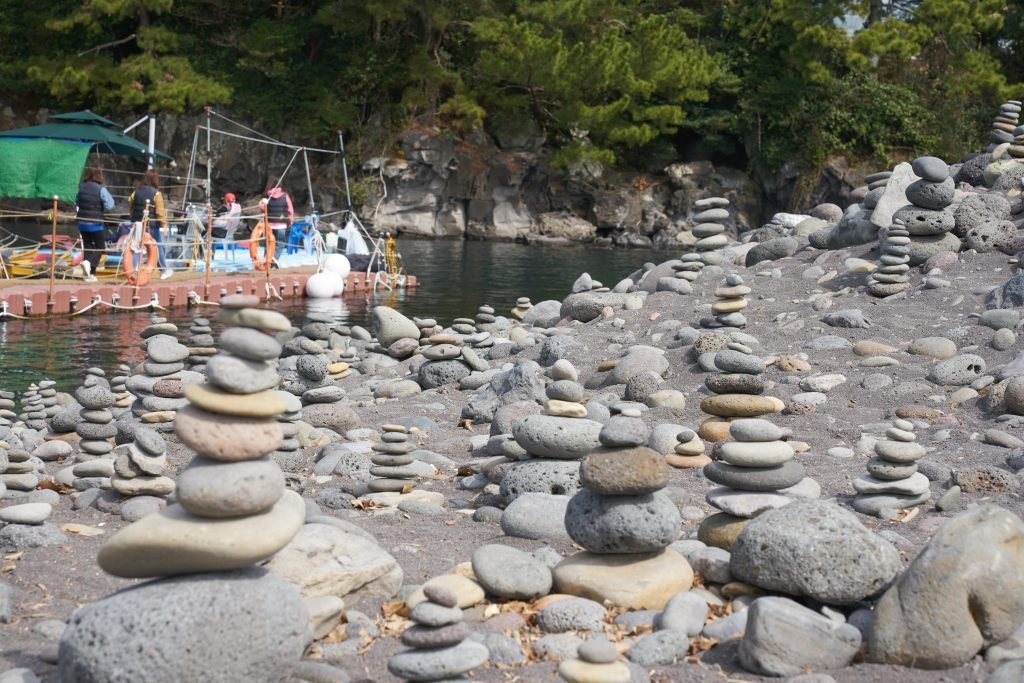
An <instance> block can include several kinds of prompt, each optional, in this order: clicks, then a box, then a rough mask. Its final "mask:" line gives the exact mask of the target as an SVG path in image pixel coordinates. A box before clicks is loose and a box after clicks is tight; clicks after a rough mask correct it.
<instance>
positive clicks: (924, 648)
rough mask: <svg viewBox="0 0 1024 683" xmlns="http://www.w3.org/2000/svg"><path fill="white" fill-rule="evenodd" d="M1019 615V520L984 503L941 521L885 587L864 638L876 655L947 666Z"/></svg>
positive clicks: (1008, 628)
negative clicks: (895, 578)
mask: <svg viewBox="0 0 1024 683" xmlns="http://www.w3.org/2000/svg"><path fill="white" fill-rule="evenodd" d="M1021 622H1024V522H1022V521H1021V519H1020V518H1019V517H1018V516H1017V515H1015V514H1013V513H1012V512H1009V511H1007V510H1004V509H1002V508H999V507H996V506H994V505H984V506H980V507H976V508H973V509H971V510H968V511H966V512H964V513H961V514H959V515H957V516H956V517H954V518H953V519H951V520H949V521H948V522H946V523H945V524H944V525H942V527H941V528H940V529H939V530H938V532H936V534H935V536H933V537H932V540H931V541H929V542H928V545H926V546H925V547H924V549H923V550H922V551H921V553H920V554H919V555H918V556H917V557H916V558H915V559H914V561H913V562H912V563H911V565H910V567H909V568H908V569H907V571H906V572H904V573H903V575H902V576H900V578H899V580H898V581H896V583H894V584H893V585H892V587H891V588H889V590H888V591H886V593H885V595H883V596H882V599H881V600H880V601H879V602H878V605H877V606H876V608H875V619H874V627H873V628H872V630H871V637H870V640H869V656H870V658H871V659H872V660H873V661H876V662H883V663H886V664H899V665H903V666H913V667H917V668H922V669H949V668H952V667H956V666H960V665H961V664H964V663H965V662H967V661H968V660H970V659H971V658H972V657H974V656H975V655H976V654H977V653H978V652H979V651H980V650H982V649H983V648H986V647H988V646H990V645H993V644H995V643H998V642H1000V641H1002V640H1005V639H1006V638H1008V637H1009V636H1010V635H1011V634H1012V633H1013V632H1014V631H1015V630H1016V629H1017V627H1018V626H1019V625H1020V624H1021Z"/></svg>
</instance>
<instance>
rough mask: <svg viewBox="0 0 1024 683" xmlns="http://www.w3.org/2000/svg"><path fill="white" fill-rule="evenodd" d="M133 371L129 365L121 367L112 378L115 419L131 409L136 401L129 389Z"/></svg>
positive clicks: (111, 387) (111, 388) (111, 386)
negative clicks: (129, 378) (128, 384)
mask: <svg viewBox="0 0 1024 683" xmlns="http://www.w3.org/2000/svg"><path fill="white" fill-rule="evenodd" d="M131 371H132V369H131V368H130V367H128V366H127V365H119V366H118V367H117V372H115V373H114V376H113V377H111V378H110V390H111V391H112V392H114V405H113V412H114V416H115V417H116V416H118V415H120V414H121V413H123V412H124V411H125V410H128V409H130V408H131V406H132V402H133V401H134V400H135V397H134V396H132V394H131V392H130V391H128V387H127V383H128V376H129V375H130V374H131Z"/></svg>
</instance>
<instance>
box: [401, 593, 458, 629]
mask: <svg viewBox="0 0 1024 683" xmlns="http://www.w3.org/2000/svg"><path fill="white" fill-rule="evenodd" d="M424 594H425V591H424ZM409 618H410V619H412V620H413V621H415V622H416V623H417V624H419V625H421V626H434V627H437V626H447V625H448V624H457V623H459V622H461V621H462V610H461V609H459V608H458V607H456V606H455V605H451V606H446V605H441V604H438V603H435V602H433V601H431V600H430V599H429V598H428V599H427V600H425V601H423V602H421V603H419V604H418V605H416V606H415V607H413V608H412V611H411V612H410V614H409Z"/></svg>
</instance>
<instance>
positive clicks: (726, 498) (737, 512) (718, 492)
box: [705, 486, 796, 518]
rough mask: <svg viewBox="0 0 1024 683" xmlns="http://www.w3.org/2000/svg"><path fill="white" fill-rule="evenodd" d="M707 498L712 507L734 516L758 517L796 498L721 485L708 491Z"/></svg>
mask: <svg viewBox="0 0 1024 683" xmlns="http://www.w3.org/2000/svg"><path fill="white" fill-rule="evenodd" d="M705 500H707V501H708V504H709V505H711V506H712V507H715V508H717V509H719V510H721V511H722V512H725V513H727V514H730V515H732V516H734V517H747V518H749V517H757V516H758V515H759V514H761V513H762V512H765V511H767V510H775V509H776V508H780V507H783V506H784V505H789V504H790V503H792V502H793V501H794V500H796V499H795V498H792V497H790V496H784V495H781V494H778V493H752V492H750V491H738V490H736V489H732V488H729V487H728V486H719V487H717V488H713V489H711V490H710V491H708V493H707V495H706V496H705Z"/></svg>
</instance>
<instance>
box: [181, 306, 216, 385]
mask: <svg viewBox="0 0 1024 683" xmlns="http://www.w3.org/2000/svg"><path fill="white" fill-rule="evenodd" d="M188 335H189V336H188V338H187V339H186V340H185V344H186V345H187V346H188V361H187V364H188V369H189V370H195V371H197V372H202V371H203V367H204V366H205V365H206V361H208V360H209V359H210V356H212V355H214V354H215V353H217V348H216V344H215V343H214V341H213V328H211V327H210V321H209V320H207V319H206V318H203V317H201V316H196V317H195V318H192V324H191V325H190V326H189V328H188Z"/></svg>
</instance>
